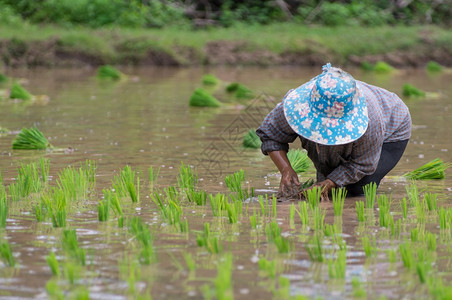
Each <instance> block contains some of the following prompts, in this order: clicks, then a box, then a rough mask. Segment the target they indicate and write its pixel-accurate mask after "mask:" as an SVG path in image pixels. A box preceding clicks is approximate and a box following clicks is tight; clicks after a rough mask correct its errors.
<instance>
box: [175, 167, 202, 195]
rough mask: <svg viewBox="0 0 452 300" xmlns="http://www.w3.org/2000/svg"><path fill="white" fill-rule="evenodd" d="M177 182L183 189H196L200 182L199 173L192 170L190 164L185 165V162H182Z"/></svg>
mask: <svg viewBox="0 0 452 300" xmlns="http://www.w3.org/2000/svg"><path fill="white" fill-rule="evenodd" d="M177 182H178V184H179V188H180V189H181V190H183V191H190V190H194V189H195V188H196V184H197V182H198V175H196V172H195V171H194V170H192V168H191V167H190V165H185V164H184V162H181V165H180V167H179V176H178V177H177Z"/></svg>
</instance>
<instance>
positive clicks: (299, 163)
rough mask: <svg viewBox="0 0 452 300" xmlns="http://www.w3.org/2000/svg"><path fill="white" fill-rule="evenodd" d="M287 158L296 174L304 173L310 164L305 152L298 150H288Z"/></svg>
mask: <svg viewBox="0 0 452 300" xmlns="http://www.w3.org/2000/svg"><path fill="white" fill-rule="evenodd" d="M287 158H288V159H289V162H290V165H291V166H292V168H293V169H294V171H295V172H296V173H297V174H299V173H303V172H306V171H307V170H308V169H309V167H310V166H311V164H312V163H311V160H310V159H309V157H308V154H307V152H306V151H302V150H300V149H292V150H289V152H287Z"/></svg>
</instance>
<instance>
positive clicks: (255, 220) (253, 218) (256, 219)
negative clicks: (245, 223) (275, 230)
mask: <svg viewBox="0 0 452 300" xmlns="http://www.w3.org/2000/svg"><path fill="white" fill-rule="evenodd" d="M259 223H260V220H259V215H258V214H257V213H256V211H255V210H254V212H253V215H251V216H250V224H251V228H253V229H257V226H258V224H259Z"/></svg>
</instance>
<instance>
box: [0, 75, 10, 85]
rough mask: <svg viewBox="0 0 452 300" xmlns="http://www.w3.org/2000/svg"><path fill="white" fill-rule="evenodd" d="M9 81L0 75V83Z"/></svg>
mask: <svg viewBox="0 0 452 300" xmlns="http://www.w3.org/2000/svg"><path fill="white" fill-rule="evenodd" d="M7 80H8V77H6V76H5V75H3V74H1V73H0V83H4V82H6V81H7Z"/></svg>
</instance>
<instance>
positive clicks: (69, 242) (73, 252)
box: [61, 229, 86, 266]
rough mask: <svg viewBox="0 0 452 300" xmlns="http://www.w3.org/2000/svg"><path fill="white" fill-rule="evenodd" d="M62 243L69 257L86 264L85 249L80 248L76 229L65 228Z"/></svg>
mask: <svg viewBox="0 0 452 300" xmlns="http://www.w3.org/2000/svg"><path fill="white" fill-rule="evenodd" d="M61 244H62V247H63V250H64V251H65V252H66V253H67V254H68V255H69V257H71V258H72V259H73V260H74V261H75V262H77V263H78V264H80V265H82V266H84V265H86V253H85V249H83V248H80V246H79V244H78V241H77V233H76V232H75V229H65V230H63V236H62V238H61Z"/></svg>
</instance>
